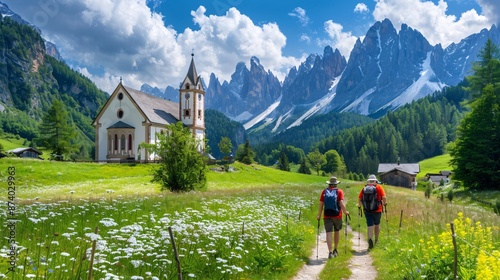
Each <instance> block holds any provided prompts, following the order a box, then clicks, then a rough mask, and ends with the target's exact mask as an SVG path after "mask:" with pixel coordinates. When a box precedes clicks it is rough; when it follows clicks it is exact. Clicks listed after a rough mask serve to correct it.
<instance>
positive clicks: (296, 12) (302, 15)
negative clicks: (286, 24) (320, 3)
mask: <svg viewBox="0 0 500 280" xmlns="http://www.w3.org/2000/svg"><path fill="white" fill-rule="evenodd" d="M288 15H289V16H292V17H297V18H298V19H299V21H300V23H302V25H304V26H306V25H307V24H308V23H309V17H308V16H307V15H306V10H304V9H302V8H301V7H297V8H295V9H293V11H292V12H290V13H288Z"/></svg>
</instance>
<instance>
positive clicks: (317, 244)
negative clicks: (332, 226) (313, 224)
mask: <svg viewBox="0 0 500 280" xmlns="http://www.w3.org/2000/svg"><path fill="white" fill-rule="evenodd" d="M318 247H319V219H318V234H317V235H316V259H318V258H319V253H318Z"/></svg>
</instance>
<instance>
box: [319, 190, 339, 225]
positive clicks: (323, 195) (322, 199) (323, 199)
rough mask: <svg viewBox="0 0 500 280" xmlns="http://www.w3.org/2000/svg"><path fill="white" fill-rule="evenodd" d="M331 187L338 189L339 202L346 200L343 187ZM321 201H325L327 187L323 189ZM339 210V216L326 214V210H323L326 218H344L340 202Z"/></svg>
mask: <svg viewBox="0 0 500 280" xmlns="http://www.w3.org/2000/svg"><path fill="white" fill-rule="evenodd" d="M329 188H330V187H329ZM330 189H331V190H333V189H337V202H340V201H341V200H344V192H343V191H342V190H341V189H338V188H330ZM319 201H321V202H325V189H323V191H322V192H321V196H320V197H319ZM323 207H324V206H323ZM339 212H340V214H338V216H325V212H324V211H323V219H325V218H337V219H342V209H341V208H340V204H339Z"/></svg>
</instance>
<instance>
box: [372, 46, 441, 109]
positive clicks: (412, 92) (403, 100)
mask: <svg viewBox="0 0 500 280" xmlns="http://www.w3.org/2000/svg"><path fill="white" fill-rule="evenodd" d="M431 54H432V53H431V52H428V53H427V58H426V59H425V60H424V61H423V63H422V71H420V77H419V78H418V80H416V81H415V82H414V83H413V84H411V86H409V87H408V88H407V89H406V90H405V91H403V92H402V93H401V94H400V95H399V96H398V97H396V98H394V99H393V100H392V101H391V102H389V103H387V104H386V105H384V106H382V108H380V109H381V110H383V109H385V108H388V107H390V108H398V107H400V106H402V105H404V104H407V103H410V102H412V101H413V100H417V99H419V98H423V97H425V96H427V95H429V94H431V93H433V92H435V91H438V90H441V89H443V87H445V86H446V84H444V83H441V82H431V79H436V74H435V73H434V70H433V69H432V67H431Z"/></svg>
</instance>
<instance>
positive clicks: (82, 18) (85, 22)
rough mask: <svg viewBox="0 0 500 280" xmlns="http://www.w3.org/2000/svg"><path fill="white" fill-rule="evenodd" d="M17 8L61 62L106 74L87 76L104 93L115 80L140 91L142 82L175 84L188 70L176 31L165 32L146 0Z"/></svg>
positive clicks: (78, 0)
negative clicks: (53, 47) (51, 45)
mask: <svg viewBox="0 0 500 280" xmlns="http://www.w3.org/2000/svg"><path fill="white" fill-rule="evenodd" d="M16 5H20V6H21V7H23V8H22V9H20V10H19V11H20V14H21V16H23V17H24V18H26V19H27V20H28V21H30V22H32V23H34V24H35V25H37V26H38V27H40V28H41V30H42V32H43V33H42V34H43V36H44V37H45V38H46V39H48V40H49V41H52V42H53V43H55V44H56V45H57V47H58V49H59V50H60V52H61V55H62V56H63V57H64V58H65V59H67V60H70V61H72V62H73V63H74V64H78V65H81V66H82V67H88V68H92V69H93V68H99V69H102V70H103V72H105V73H111V74H108V75H104V76H102V77H99V78H98V77H95V76H91V77H92V78H93V79H94V81H95V82H96V84H97V85H98V86H99V87H100V88H102V89H103V90H106V91H108V92H110V91H112V90H113V89H114V87H116V85H117V83H118V81H116V76H122V77H123V80H124V83H125V84H126V85H128V86H132V87H135V88H140V86H141V84H142V83H143V82H147V83H150V84H152V85H161V86H165V85H166V83H167V82H171V81H175V83H178V81H179V80H180V79H181V75H185V72H186V71H187V70H186V69H187V65H188V64H187V62H186V61H187V59H188V57H189V55H185V53H183V52H182V48H181V46H180V45H179V44H178V43H177V42H176V36H177V34H176V31H175V30H173V29H172V28H170V27H165V25H164V23H163V20H162V16H161V15H159V14H156V13H152V12H151V10H150V9H149V8H148V7H147V6H146V3H145V0H139V1H138V0H121V1H116V0H57V1H56V0H47V1H31V0H16ZM16 11H17V10H16ZM82 73H87V75H90V73H88V70H87V71H85V70H83V69H82ZM106 79H113V80H109V81H106Z"/></svg>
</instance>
